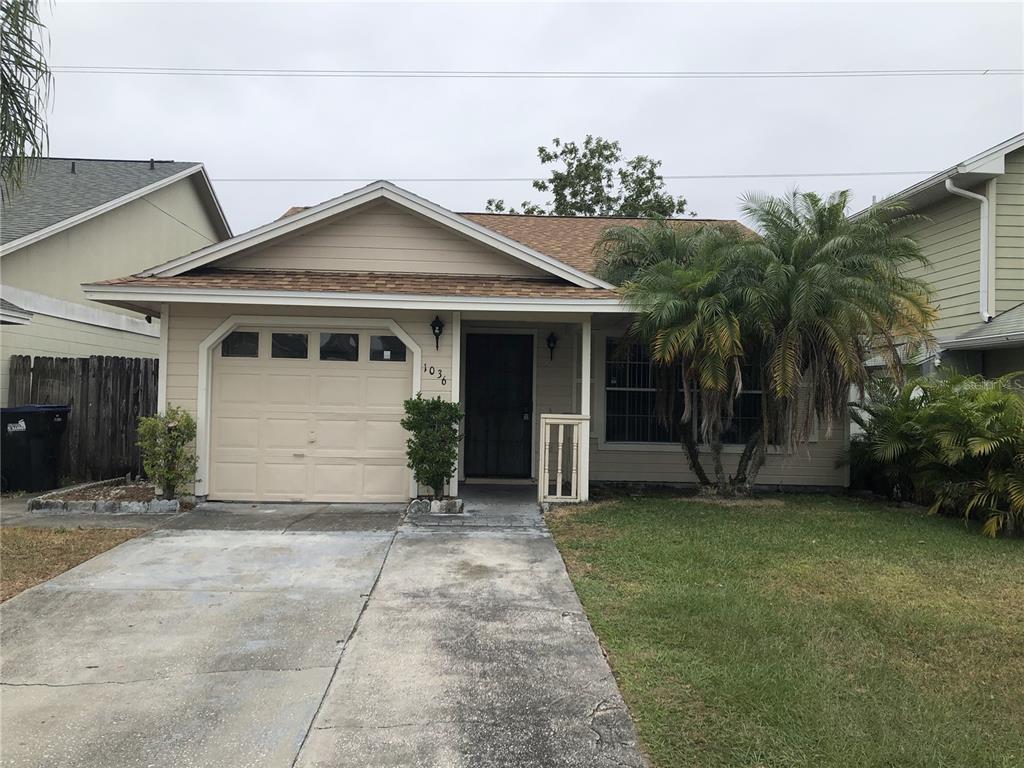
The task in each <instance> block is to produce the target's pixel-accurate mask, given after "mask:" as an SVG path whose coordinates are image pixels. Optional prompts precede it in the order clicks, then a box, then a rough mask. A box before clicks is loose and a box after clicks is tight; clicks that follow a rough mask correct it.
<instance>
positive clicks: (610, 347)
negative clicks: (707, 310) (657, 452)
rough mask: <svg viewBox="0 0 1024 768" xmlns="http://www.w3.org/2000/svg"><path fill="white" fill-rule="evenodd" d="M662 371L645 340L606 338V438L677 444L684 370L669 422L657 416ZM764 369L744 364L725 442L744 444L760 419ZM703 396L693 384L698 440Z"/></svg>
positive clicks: (679, 376)
mask: <svg viewBox="0 0 1024 768" xmlns="http://www.w3.org/2000/svg"><path fill="white" fill-rule="evenodd" d="M657 375H658V374H657V369H656V367H655V366H654V365H653V364H652V363H651V359H650V356H649V355H648V353H647V349H646V347H645V346H644V345H643V344H637V343H635V342H630V341H626V340H624V339H619V338H612V337H609V338H608V339H607V340H606V342H605V440H606V441H607V442H609V443H677V442H679V439H680V433H679V430H680V429H681V425H680V423H679V422H680V420H681V419H682V415H683V385H682V374H681V372H680V371H678V370H675V371H673V372H672V376H673V378H674V380H675V383H676V392H675V397H673V398H672V416H671V418H669V420H668V423H667V424H666V423H665V422H664V421H663V420H662V419H659V418H658V416H657V409H656V401H657V381H656V376H657ZM760 382H761V370H760V365H759V364H758V363H757V362H756V361H753V362H750V363H747V364H744V365H743V385H744V391H743V393H742V394H740V396H739V397H738V398H737V399H736V401H735V402H734V404H733V418H732V422H731V423H730V425H729V428H728V429H727V430H726V431H725V432H724V433H723V435H722V442H723V443H740V444H742V443H745V442H746V441H747V439H748V438H749V437H750V435H751V434H753V432H754V430H756V429H757V428H758V426H759V425H760V423H761V389H760V386H761V383H760ZM699 400H700V398H699V397H698V391H697V389H696V388H694V394H693V403H694V408H695V409H696V410H695V416H696V417H697V418H695V419H694V421H693V424H692V425H691V427H690V428H692V429H693V430H694V432H695V434H694V439H695V440H696V441H697V442H702V440H701V437H700V432H699V430H698V429H697V426H696V425H697V424H698V423H699V418H700V410H699V409H700V404H699Z"/></svg>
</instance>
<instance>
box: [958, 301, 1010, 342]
mask: <svg viewBox="0 0 1024 768" xmlns="http://www.w3.org/2000/svg"><path fill="white" fill-rule="evenodd" d="M994 336H1024V303H1021V304H1018V305H1017V306H1015V307H1011V308H1010V309H1007V310H1005V311H1003V312H1000V313H999V314H998V315H996V316H995V317H993V318H992V319H991V320H989V321H988V322H987V323H978V325H976V326H974V327H973V328H971V329H970V330H969V331H965V332H964V333H961V334H960V335H959V336H957V337H956V338H955V339H953V340H952V341H951V342H949V343H948V344H947V345H946V346H949V347H950V348H960V349H971V348H978V349H981V348H983V347H986V346H988V345H989V344H990V343H991V341H992V337H994ZM974 342H976V343H974Z"/></svg>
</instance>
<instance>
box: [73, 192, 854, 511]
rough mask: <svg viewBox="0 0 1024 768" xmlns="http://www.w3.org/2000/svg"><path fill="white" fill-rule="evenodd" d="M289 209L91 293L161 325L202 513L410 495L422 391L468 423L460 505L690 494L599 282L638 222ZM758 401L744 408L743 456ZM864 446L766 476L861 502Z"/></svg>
mask: <svg viewBox="0 0 1024 768" xmlns="http://www.w3.org/2000/svg"><path fill="white" fill-rule="evenodd" d="M289 214H291V215H287V216H285V217H283V218H281V219H279V220H277V221H274V222H272V223H270V224H267V225H265V226H263V227H260V228H257V229H254V230H252V231H251V232H247V233H245V234H242V235H239V236H237V237H234V238H232V239H230V240H226V241H224V242H221V243H216V244H213V245H210V246H207V247H205V248H202V249H200V250H198V251H195V252H194V253H190V254H188V255H185V256H180V257H178V258H175V259H172V260H170V261H167V262H165V263H163V264H160V265H159V266H156V267H152V268H150V269H147V270H145V271H142V272H140V273H138V274H136V275H134V276H131V277H125V278H121V279H116V280H108V281H103V282H98V283H93V284H91V285H87V286H85V293H86V295H87V296H88V297H89V298H90V299H92V300H94V301H100V302H104V303H108V304H111V305H114V306H118V307H121V308H124V309H132V310H135V311H137V312H140V313H148V314H151V315H153V316H159V317H160V318H161V339H160V343H161V360H162V361H163V364H162V365H161V369H160V402H161V403H169V404H171V405H175V406H181V407H183V408H185V409H187V410H188V411H190V412H191V413H193V414H194V415H195V417H196V420H197V426H198V438H197V441H196V442H197V445H196V451H197V456H198V462H199V473H198V479H197V482H196V493H197V494H198V495H199V496H200V497H207V498H209V499H221V500H266V501H272V500H280V501H292V500H310V501H313V500H329V501H366V500H372V501H399V500H404V499H407V498H409V496H410V495H411V494H414V493H415V492H416V491H417V489H416V488H415V485H414V484H413V483H412V479H411V477H410V472H409V470H408V469H407V468H406V458H405V434H404V432H403V430H402V429H401V427H400V426H399V421H400V419H401V416H402V403H403V401H404V400H405V399H406V398H408V397H410V396H412V395H413V394H414V393H418V392H422V393H423V394H424V396H427V397H435V396H440V397H443V398H445V399H450V400H452V401H455V402H459V403H461V405H462V408H463V411H464V413H465V424H464V430H465V439H464V441H463V443H462V445H461V447H460V460H459V472H458V476H457V477H455V478H453V479H452V483H451V492H452V493H453V494H454V493H457V491H458V487H459V484H460V483H463V482H474V481H478V480H482V479H492V480H493V479H497V478H500V479H503V480H505V481H512V482H517V481H518V482H537V483H538V485H539V491H540V494H541V497H542V498H554V499H586V498H587V495H588V489H589V487H590V484H591V483H606V482H630V483H688V482H692V480H693V477H692V474H691V473H690V470H689V469H688V467H687V465H686V462H685V461H684V458H683V454H682V451H681V449H680V446H679V443H678V435H677V434H673V431H672V430H671V429H666V428H664V427H662V426H661V425H660V424H659V422H658V420H657V419H656V418H655V415H654V388H653V381H652V378H651V366H650V363H649V362H648V360H647V357H646V354H645V351H644V350H643V349H642V348H641V347H639V346H638V345H630V344H627V343H623V341H622V340H623V337H624V336H625V333H626V329H627V326H628V324H629V322H630V316H629V313H628V311H627V309H626V307H625V306H624V305H623V303H622V301H621V299H620V296H619V294H618V293H617V292H616V290H615V289H614V287H613V286H611V285H609V284H608V283H605V282H604V281H602V280H600V279H599V278H598V277H596V276H595V275H594V268H595V257H594V254H593V246H594V245H595V243H596V242H597V240H598V238H599V237H600V235H601V233H602V232H603V231H604V230H605V229H606V228H607V227H608V226H609V225H613V224H622V223H627V224H628V223H635V220H629V219H596V218H560V217H547V216H517V215H506V214H479V213H466V214H457V213H453V212H451V211H448V210H446V209H444V208H442V207H441V206H439V205H436V204H434V203H432V202H430V201H428V200H425V199H423V198H421V197H418V196H416V195H414V194H412V193H410V192H407V191H405V190H403V189H400V188H399V187H396V186H395V185H393V184H391V183H389V182H386V181H380V182H375V183H373V184H370V185H368V186H366V187H363V188H361V189H357V190H355V191H353V192H350V193H348V194H346V195H343V196H341V197H338V198H335V199H332V200H329V201H327V202H325V203H322V204H320V205H317V206H313V207H310V208H305V209H293V210H292V211H289ZM680 226H687V225H686V224H683V223H680ZM754 391H755V390H754V389H753V388H752V389H751V393H753V392H754ZM758 402H759V399H758V398H757V397H756V395H754V396H753V397H752V399H750V400H749V401H745V403H744V404H741V406H740V408H739V409H738V411H739V412H740V417H739V418H738V419H737V424H736V426H735V427H734V435H733V438H734V439H735V440H737V442H738V441H739V440H741V439H743V435H744V434H745V430H746V429H747V428H749V425H750V423H751V422H755V421H756V420H757V418H758V417H757V414H756V412H755V411H754V410H753V407H754V404H756V403H758ZM676 429H678V427H676ZM581 436H586V437H585V438H584V439H580V438H581ZM846 441H847V435H846V434H845V430H843V429H840V430H839V431H838V432H836V433H833V434H831V435H825V434H824V433H823V434H821V435H818V437H817V439H816V440H815V441H814V442H813V443H812V444H811V445H810V447H809V449H807V450H804V451H801V452H799V453H795V454H790V453H785V452H775V453H772V454H771V455H770V456H769V457H768V461H767V464H766V466H765V467H764V469H763V470H762V473H761V480H762V482H764V483H765V484H769V485H783V486H815V487H821V486H830V487H841V486H844V485H845V484H846V481H847V471H846V468H845V467H843V466H839V465H838V462H837V459H838V458H839V456H840V455H841V454H842V452H843V450H844V448H845V446H846ZM727 450H728V451H731V453H730V455H729V457H728V459H729V463H731V464H733V465H735V462H736V460H737V458H738V456H739V452H740V446H739V445H734V446H730V447H729V448H728V449H727Z"/></svg>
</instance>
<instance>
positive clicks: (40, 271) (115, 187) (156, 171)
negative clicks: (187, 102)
mask: <svg viewBox="0 0 1024 768" xmlns="http://www.w3.org/2000/svg"><path fill="white" fill-rule="evenodd" d="M230 236H231V229H230V228H229V227H228V223H227V220H226V219H225V218H224V213H223V212H222V211H221V208H220V205H219V203H218V202H217V197H216V195H215V194H214V192H213V187H212V186H211V185H210V180H209V178H208V177H207V175H206V171H205V170H204V169H203V166H202V164H201V163H175V162H162V161H153V160H146V161H131V160H84V159H72V158H42V159H37V160H33V161H31V163H30V164H29V166H28V172H27V174H26V178H25V180H24V182H23V184H22V186H21V187H20V188H18V189H13V190H10V191H9V192H7V191H5V193H4V199H3V209H2V215H0V283H2V284H0V294H2V296H3V301H4V307H3V322H4V325H3V330H2V331H0V348H2V357H0V404H4V405H6V404H7V402H8V374H9V368H10V358H11V356H12V355H33V356H40V355H45V356H54V357H86V356H89V355H122V356H129V357H157V356H158V355H159V351H160V330H159V328H160V326H159V322H158V321H156V320H152V318H147V317H146V315H145V314H140V313H138V312H134V311H130V310H124V309H122V308H119V307H111V306H110V305H106V304H98V303H96V302H94V301H92V300H90V299H88V298H86V296H85V295H84V294H83V293H82V288H81V284H82V283H86V282H92V281H95V280H103V279H106V278H111V277H118V276H120V275H124V274H128V273H131V272H137V271H139V270H140V269H143V268H145V267H146V266H148V265H149V264H152V263H153V260H154V259H163V260H166V259H170V258H173V257H175V256H180V255H182V254H185V253H190V252H191V251H194V250H195V249H196V248H199V247H201V246H204V245H208V244H210V243H215V242H219V241H220V240H223V239H225V238H227V237H230ZM9 307H14V308H16V309H20V310H21V311H22V317H21V318H20V321H19V322H18V324H17V325H13V324H8V318H9V317H12V318H13V317H14V315H12V314H11V310H9ZM150 320H152V322H151V321H150Z"/></svg>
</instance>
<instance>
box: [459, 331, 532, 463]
mask: <svg viewBox="0 0 1024 768" xmlns="http://www.w3.org/2000/svg"><path fill="white" fill-rule="evenodd" d="M465 402H466V442H465V469H466V477H530V464H531V461H530V459H531V454H532V448H533V336H532V335H529V336H527V335H518V334H507V333H493V334H492V333H470V334H467V336H466V401H465Z"/></svg>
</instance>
